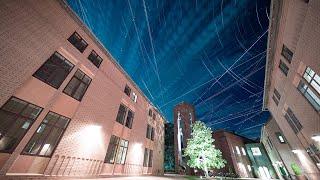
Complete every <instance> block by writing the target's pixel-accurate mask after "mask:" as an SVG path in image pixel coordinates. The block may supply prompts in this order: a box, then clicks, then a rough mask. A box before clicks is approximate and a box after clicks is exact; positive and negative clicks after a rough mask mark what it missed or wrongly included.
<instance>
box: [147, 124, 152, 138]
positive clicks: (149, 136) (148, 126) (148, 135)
mask: <svg viewBox="0 0 320 180" xmlns="http://www.w3.org/2000/svg"><path fill="white" fill-rule="evenodd" d="M146 137H147V138H148V139H150V138H151V126H150V125H149V124H148V125H147V134H146Z"/></svg>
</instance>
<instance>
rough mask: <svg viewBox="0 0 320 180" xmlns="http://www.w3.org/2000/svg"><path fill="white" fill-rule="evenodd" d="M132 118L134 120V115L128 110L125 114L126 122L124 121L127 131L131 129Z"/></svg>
mask: <svg viewBox="0 0 320 180" xmlns="http://www.w3.org/2000/svg"><path fill="white" fill-rule="evenodd" d="M133 118H134V113H133V112H132V111H131V110H130V109H129V110H128V114H127V120H126V127H128V128H129V129H131V128H132V122H133Z"/></svg>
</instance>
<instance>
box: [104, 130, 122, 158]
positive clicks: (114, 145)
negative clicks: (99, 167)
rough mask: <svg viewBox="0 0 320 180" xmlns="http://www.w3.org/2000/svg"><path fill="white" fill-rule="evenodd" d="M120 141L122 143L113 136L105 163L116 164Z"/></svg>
mask: <svg viewBox="0 0 320 180" xmlns="http://www.w3.org/2000/svg"><path fill="white" fill-rule="evenodd" d="M119 141H120V138H119V137H117V136H114V135H112V136H111V138H110V143H109V146H108V150H107V154H106V157H105V159H104V162H105V163H114V162H115V157H116V153H117V149H118V146H119Z"/></svg>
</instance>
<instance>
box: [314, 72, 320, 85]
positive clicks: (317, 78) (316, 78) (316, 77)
mask: <svg viewBox="0 0 320 180" xmlns="http://www.w3.org/2000/svg"><path fill="white" fill-rule="evenodd" d="M314 80H315V81H316V82H317V83H318V84H320V76H319V75H318V74H316V75H315V76H314Z"/></svg>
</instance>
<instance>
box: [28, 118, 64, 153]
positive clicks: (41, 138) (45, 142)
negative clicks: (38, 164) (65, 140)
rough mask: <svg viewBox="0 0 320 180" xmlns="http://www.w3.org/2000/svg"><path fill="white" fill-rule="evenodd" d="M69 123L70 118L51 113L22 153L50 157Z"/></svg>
mask: <svg viewBox="0 0 320 180" xmlns="http://www.w3.org/2000/svg"><path fill="white" fill-rule="evenodd" d="M69 121H70V119H69V118H66V117H64V116H61V115H59V114H56V113H54V112H49V113H48V114H47V115H46V117H45V118H44V119H43V121H42V123H41V124H40V126H39V127H38V129H37V131H36V132H35V133H34V134H33V136H32V138H31V139H30V141H29V142H28V144H27V145H26V147H25V148H24V150H23V152H22V153H23V154H30V155H38V156H47V157H50V156H51V155H52V154H53V151H54V149H55V148H56V147H57V145H58V143H59V141H60V139H61V137H62V135H63V133H64V131H65V130H66V128H67V126H68V123H69Z"/></svg>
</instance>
